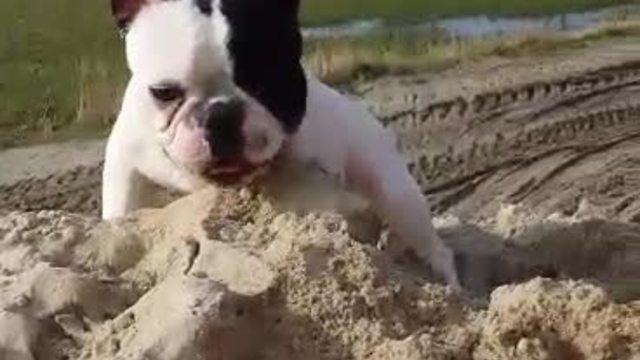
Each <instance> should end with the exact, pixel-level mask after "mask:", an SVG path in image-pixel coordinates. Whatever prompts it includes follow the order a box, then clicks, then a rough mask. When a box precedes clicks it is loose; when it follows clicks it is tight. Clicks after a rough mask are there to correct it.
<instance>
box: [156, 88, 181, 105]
mask: <svg viewBox="0 0 640 360" xmlns="http://www.w3.org/2000/svg"><path fill="white" fill-rule="evenodd" d="M149 91H150V92H151V96H153V98H154V99H156V100H158V101H160V102H163V103H167V102H171V101H175V100H179V99H182V98H183V97H184V90H183V89H182V88H181V87H180V86H178V85H171V84H162V85H156V86H151V87H150V88H149Z"/></svg>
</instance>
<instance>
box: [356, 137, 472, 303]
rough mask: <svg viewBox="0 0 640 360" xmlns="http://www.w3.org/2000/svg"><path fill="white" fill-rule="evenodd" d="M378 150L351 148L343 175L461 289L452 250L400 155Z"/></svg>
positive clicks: (432, 263) (438, 272)
mask: <svg viewBox="0 0 640 360" xmlns="http://www.w3.org/2000/svg"><path fill="white" fill-rule="evenodd" d="M377 150H378V151H371V149H367V151H364V150H363V151H358V150H357V149H356V151H353V152H352V153H351V154H350V156H349V159H348V165H347V178H348V181H349V183H350V184H351V185H352V186H354V187H355V189H356V190H357V191H358V192H360V193H362V194H363V195H365V196H366V197H367V198H369V199H370V201H371V202H372V205H373V206H374V208H375V210H376V212H377V213H378V215H379V216H380V217H381V218H382V219H384V220H386V221H387V222H388V224H389V226H390V227H391V230H392V231H393V232H394V233H396V235H398V236H399V237H400V238H401V239H402V240H404V241H406V242H407V244H408V245H409V246H410V247H411V248H412V249H413V250H414V251H415V252H416V254H417V255H418V256H419V257H420V258H421V259H423V260H425V261H427V262H428V263H429V264H430V265H431V267H432V269H433V270H434V271H435V272H436V273H437V274H438V275H439V276H442V277H443V278H444V280H445V281H446V282H447V284H448V285H449V286H451V288H452V289H454V290H455V291H459V290H461V287H460V283H459V281H458V275H457V271H456V269H455V265H454V258H453V253H452V251H451V250H450V249H449V248H447V247H446V246H445V245H444V243H443V242H442V240H441V239H440V237H439V236H438V234H437V233H436V231H435V229H434V227H433V223H432V217H431V211H430V209H429V205H428V203H427V200H426V199H425V197H424V195H423V194H422V192H421V191H420V188H419V186H418V184H417V183H416V182H415V180H414V179H413V177H412V176H411V173H410V172H409V170H408V169H407V167H406V165H405V162H404V159H403V158H402V156H401V155H400V154H399V153H398V152H396V151H394V150H395V149H392V148H391V146H384V147H382V148H377Z"/></svg>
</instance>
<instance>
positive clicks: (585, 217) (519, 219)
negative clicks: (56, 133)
mask: <svg viewBox="0 0 640 360" xmlns="http://www.w3.org/2000/svg"><path fill="white" fill-rule="evenodd" d="M356 90H357V91H356V93H357V94H356V95H360V96H362V97H364V99H365V100H366V101H367V102H368V103H369V104H370V105H371V108H372V110H373V111H374V112H375V113H376V114H377V115H378V116H379V117H380V119H381V120H382V121H383V122H384V123H385V124H387V125H388V126H390V127H392V128H393V129H394V130H396V131H397V132H398V134H399V136H400V140H401V145H402V149H403V151H404V152H405V154H406V155H407V157H408V159H409V166H410V168H411V169H412V172H413V174H414V176H415V177H416V178H417V179H418V180H419V181H420V183H421V185H422V187H423V189H424V193H425V195H426V196H428V197H429V199H430V200H431V202H432V204H433V205H434V209H435V211H436V214H437V215H438V218H437V219H436V225H437V228H438V230H439V232H440V234H441V235H442V237H443V238H444V239H445V241H446V242H447V243H448V244H449V245H450V246H452V247H453V248H454V249H455V251H456V262H457V266H458V267H459V270H460V272H461V275H462V280H463V282H464V285H465V287H466V288H467V289H468V290H469V292H470V294H468V295H467V296H465V297H459V296H457V295H454V294H451V293H450V292H449V291H448V290H447V289H446V288H445V287H443V286H441V285H438V281H437V279H434V278H432V277H431V276H430V274H429V273H428V272H426V271H423V269H422V268H421V267H420V266H418V265H417V264H416V263H415V262H414V261H413V259H412V258H411V256H409V255H407V254H405V252H404V251H403V250H404V249H402V248H400V247H398V246H397V244H398V242H397V241H394V238H393V235H392V234H391V235H390V234H387V233H386V232H385V231H384V229H383V230H382V231H380V229H379V227H378V226H377V225H378V224H375V222H371V221H369V218H368V216H360V215H362V214H338V213H336V212H334V211H312V212H308V213H302V214H293V213H291V212H284V211H282V210H279V209H278V208H277V207H275V205H273V204H272V203H271V202H270V201H269V200H265V199H260V198H255V197H253V196H252V195H251V194H250V193H248V192H243V193H242V194H240V195H239V194H230V193H226V192H222V193H220V192H217V191H214V190H208V191H207V192H205V193H203V194H197V195H195V196H192V197H188V198H185V199H182V200H180V201H178V202H175V203H172V204H171V205H170V206H169V207H168V208H165V209H158V210H149V211H143V212H141V213H139V214H135V215H133V216H132V217H131V218H129V219H125V220H123V221H121V222H117V223H101V222H100V221H99V220H98V219H96V218H95V215H96V214H97V209H98V206H99V187H100V169H101V161H102V159H101V157H102V148H103V146H104V142H103V141H101V140H96V141H77V142H73V143H68V144H55V145H47V146H43V147H37V148H29V149H14V150H9V151H6V152H3V153H0V164H1V166H2V171H0V214H2V213H4V215H3V216H0V359H76V358H79V359H631V360H636V359H640V224H639V222H640V202H639V200H640V155H638V154H640V100H639V99H638V97H637V95H640V45H637V44H634V43H632V42H629V41H621V42H616V43H612V44H607V45H598V46H594V47H589V48H584V49H570V50H567V51H566V52H564V53H562V54H557V55H554V56H549V57H536V58H535V59H532V58H531V59H527V58H524V59H518V60H508V59H488V60H486V61H484V62H482V63H478V64H472V65H465V66H463V67H460V68H457V69H453V70H450V71H446V72H443V73H441V74H437V75H424V76H408V77H392V78H385V79H380V80H378V81H375V82H371V83H367V84H362V85H361V86H359V87H358V88H357V89H356ZM305 186H306V185H305ZM311 192H312V193H316V192H317V193H318V194H321V196H319V197H318V199H320V198H322V199H323V200H324V201H327V197H330V195H328V194H326V193H325V189H323V190H319V189H314V190H312V191H311ZM332 194H333V195H332V196H337V197H339V196H340V195H338V194H335V193H333V192H332ZM311 202H313V201H311ZM51 209H54V210H64V211H67V212H58V211H53V212H52V211H49V210H51ZM9 211H12V212H9ZM355 215H358V216H355ZM364 215H368V214H364ZM156 324H160V325H161V326H157V325H156ZM9 329H11V330H9ZM15 329H17V330H15Z"/></svg>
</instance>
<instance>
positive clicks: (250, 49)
mask: <svg viewBox="0 0 640 360" xmlns="http://www.w3.org/2000/svg"><path fill="white" fill-rule="evenodd" d="M299 3H300V1H299V0H221V11H222V13H223V15H224V16H225V17H226V19H227V21H228V23H229V27H230V39H229V43H228V48H229V54H230V57H231V61H232V62H233V72H234V74H233V76H234V81H235V83H236V85H237V86H239V87H240V88H241V89H242V90H244V91H245V92H247V93H248V94H249V95H251V96H253V97H254V98H255V99H256V100H258V101H259V102H260V103H261V104H263V106H265V107H266V108H267V109H268V110H269V111H270V112H271V113H272V114H273V115H274V116H275V117H276V118H277V119H278V121H279V122H280V123H281V124H282V126H283V128H284V130H285V132H287V133H289V134H291V133H294V132H296V131H297V129H298V128H299V126H300V124H301V123H302V119H303V117H304V115H305V113H306V104H307V81H306V77H305V74H304V70H303V68H302V64H301V62H300V60H301V57H302V35H301V33H300V25H299V22H298V8H299Z"/></svg>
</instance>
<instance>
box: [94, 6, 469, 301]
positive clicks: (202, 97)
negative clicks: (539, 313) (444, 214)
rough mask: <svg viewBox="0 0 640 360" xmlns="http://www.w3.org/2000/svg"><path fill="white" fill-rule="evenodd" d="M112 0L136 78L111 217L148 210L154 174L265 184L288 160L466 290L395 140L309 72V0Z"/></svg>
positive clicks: (125, 110) (111, 185)
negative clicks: (335, 184) (278, 161)
mask: <svg viewBox="0 0 640 360" xmlns="http://www.w3.org/2000/svg"><path fill="white" fill-rule="evenodd" d="M112 3H113V9H114V14H115V15H116V17H117V18H118V20H119V23H120V25H121V27H122V28H127V30H128V34H127V60H128V63H129V67H130V69H131V71H132V74H133V76H132V78H131V80H130V82H129V85H128V88H127V91H126V94H125V97H124V101H123V104H122V109H121V112H120V115H119V117H118V120H117V122H116V124H115V126H114V128H113V131H112V134H111V136H110V138H109V142H108V145H107V150H106V161H105V169H104V177H103V211H102V215H103V217H104V218H106V219H111V218H116V217H120V216H122V215H125V214H126V213H128V212H130V211H132V210H135V209H138V208H140V207H141V206H142V204H141V202H140V199H139V198H138V195H139V194H140V193H142V192H143V189H142V188H141V186H144V183H145V181H142V179H145V178H146V179H147V180H151V181H152V182H155V183H157V184H160V185H162V186H165V187H168V188H172V189H176V190H179V191H182V192H186V193H188V192H192V191H194V190H197V189H199V188H200V187H202V186H204V185H207V184H211V183H213V184H221V185H237V184H243V183H246V182H248V181H251V180H254V179H256V180H258V181H259V178H256V177H257V176H259V175H260V173H261V171H262V170H266V169H268V165H269V163H270V162H271V161H272V160H273V159H274V158H275V157H276V156H277V157H279V158H284V159H285V160H286V161H294V162H300V163H302V164H304V163H314V164H315V166H319V167H320V168H321V169H322V170H323V171H324V172H326V173H328V174H331V175H333V176H335V177H337V178H338V179H340V180H342V181H343V182H344V184H345V185H349V186H350V187H351V188H354V189H356V191H358V192H359V193H360V194H362V195H364V196H365V197H366V198H368V199H369V200H370V201H371V203H372V204H373V206H374V208H375V209H376V211H377V213H378V214H379V216H380V217H381V218H383V219H384V220H386V221H387V222H388V223H389V225H390V226H391V228H392V229H393V230H394V231H395V232H396V233H397V234H398V235H399V237H400V238H401V239H403V240H405V241H406V242H407V243H408V244H409V245H410V246H411V247H412V248H413V249H414V250H415V251H416V253H417V255H419V256H420V257H421V258H423V259H425V260H426V261H427V262H428V263H429V264H430V265H431V266H432V267H433V269H434V270H435V271H436V272H437V273H439V274H440V275H441V276H443V277H444V278H445V280H446V281H447V283H448V284H449V285H451V286H452V287H453V288H455V289H459V283H458V279H457V274H456V271H455V268H454V264H453V255H452V253H451V251H450V250H449V249H448V248H446V247H445V246H444V245H443V243H442V242H441V240H440V239H439V237H438V235H437V234H436V232H435V230H434V228H433V225H432V222H431V215H430V210H429V207H428V204H427V202H426V200H425V199H424V197H423V195H422V193H421V191H420V189H419V187H418V185H417V184H416V182H415V181H414V180H413V178H412V177H411V175H410V173H409V171H408V169H407V167H406V163H405V161H404V159H403V157H402V156H401V155H400V153H399V151H398V149H397V146H396V140H395V137H394V136H393V135H392V134H391V133H390V132H388V131H386V130H385V129H384V128H383V127H382V125H381V124H380V123H379V122H378V121H377V120H376V119H375V118H373V117H372V116H371V115H370V114H369V112H368V111H367V109H366V108H365V106H363V105H361V104H358V103H356V102H354V101H352V100H349V99H347V98H346V97H344V96H342V95H341V94H339V93H338V92H336V91H334V90H333V89H331V88H329V87H327V86H325V85H324V84H322V83H321V82H319V81H318V80H316V79H315V78H314V77H313V76H312V75H311V74H308V73H306V72H304V70H302V67H301V66H300V56H301V39H300V34H299V27H298V23H297V10H298V1H297V0H277V1H275V0H273V1H269V0H263V1H255V0H113V1H112ZM267 10H268V13H265V12H267ZM265 17H266V18H265ZM270 17H273V19H271V18H270ZM271 21H273V22H271ZM261 26H263V27H265V28H261ZM266 27H268V29H267V28H266ZM160 29H162V30H160ZM256 37H257V38H258V43H253V40H254V38H256ZM256 67H257V68H256Z"/></svg>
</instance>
